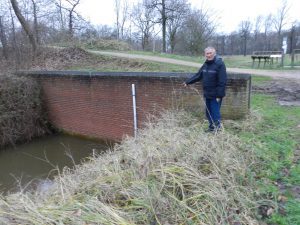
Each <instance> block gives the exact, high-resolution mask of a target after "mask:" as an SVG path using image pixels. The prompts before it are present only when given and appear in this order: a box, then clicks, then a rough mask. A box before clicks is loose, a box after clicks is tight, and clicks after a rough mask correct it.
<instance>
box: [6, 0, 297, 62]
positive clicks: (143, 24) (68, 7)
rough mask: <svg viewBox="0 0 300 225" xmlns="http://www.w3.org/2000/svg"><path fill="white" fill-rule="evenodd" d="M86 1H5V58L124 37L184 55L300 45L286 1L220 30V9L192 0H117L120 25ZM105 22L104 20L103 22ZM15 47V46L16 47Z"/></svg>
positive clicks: (135, 44)
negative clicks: (95, 21)
mask: <svg viewBox="0 0 300 225" xmlns="http://www.w3.org/2000/svg"><path fill="white" fill-rule="evenodd" d="M80 3H81V0H30V1H28V0H5V1H1V3H0V40H1V42H0V43H1V46H2V51H3V56H4V57H5V58H8V57H9V53H10V52H15V53H16V57H17V58H18V57H19V56H18V55H20V52H22V49H24V48H25V47H26V46H27V45H30V46H31V51H32V53H33V56H34V55H36V53H37V51H38V47H39V46H43V45H47V44H50V43H58V42H62V41H66V40H67V41H72V40H83V41H85V40H91V39H98V38H103V39H118V40H122V41H126V42H128V43H130V44H131V45H132V46H133V47H134V48H136V49H142V50H156V51H162V52H170V53H174V52H176V53H181V54H201V53H202V50H203V48H204V47H205V46H206V45H214V46H216V47H217V49H218V51H219V53H221V54H244V55H247V54H251V53H252V51H254V50H281V48H282V39H283V37H287V38H288V46H289V47H288V52H291V51H292V50H293V49H295V48H300V24H299V23H297V22H296V21H295V22H294V23H293V24H292V26H290V27H288V26H287V24H288V20H289V18H288V12H289V5H288V4H287V2H286V1H285V0H283V2H282V6H281V7H280V8H279V9H278V11H277V12H275V13H274V15H268V16H258V17H257V18H256V19H255V20H253V21H250V20H247V21H241V22H240V25H239V27H238V28H237V30H236V31H233V32H232V33H230V34H226V35H225V34H219V33H218V32H217V29H218V19H217V17H216V16H215V15H217V13H216V12H214V10H212V9H208V8H205V7H204V6H203V7H202V8H201V9H194V8H192V7H191V5H190V4H189V3H188V0H139V1H138V2H137V3H135V4H129V1H128V0H114V5H115V26H112V27H110V26H107V25H104V26H93V25H91V24H90V23H89V22H87V21H85V19H84V18H82V16H81V15H80V13H78V10H77V9H78V5H80ZM99 22H101V21H99ZM11 49H12V50H13V51H11Z"/></svg>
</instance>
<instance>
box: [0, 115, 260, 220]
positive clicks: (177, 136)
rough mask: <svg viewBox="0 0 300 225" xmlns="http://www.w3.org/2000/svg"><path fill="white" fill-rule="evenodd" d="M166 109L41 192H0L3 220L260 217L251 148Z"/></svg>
mask: <svg viewBox="0 0 300 225" xmlns="http://www.w3.org/2000/svg"><path fill="white" fill-rule="evenodd" d="M203 130H204V125H203V124H201V123H200V122H199V121H198V120H197V119H196V118H195V117H192V116H191V115H190V114H187V113H184V112H176V113H170V112H169V113H168V112H166V113H165V114H164V115H163V116H162V117H161V119H158V121H157V122H156V123H149V124H148V126H147V128H146V129H144V130H143V131H141V133H140V134H139V136H138V137H137V138H136V139H134V138H127V139H126V140H124V141H123V143H121V144H120V145H117V146H115V147H114V149H113V151H111V152H108V153H105V154H103V155H100V156H97V157H91V158H90V160H88V161H87V162H86V163H84V164H83V165H79V166H76V167H75V169H74V170H70V169H67V168H65V169H64V171H63V172H62V173H60V174H59V176H57V177H56V180H55V181H54V183H53V185H52V186H51V187H50V188H49V190H48V191H47V192H33V193H22V192H19V193H15V194H11V195H8V196H5V197H4V196H3V197H1V198H0V223H8V224H116V225H120V224H123V225H128V224H174V225H175V224H258V222H257V221H256V220H255V211H256V210H255V208H256V203H255V201H254V200H253V199H254V187H253V184H252V181H251V179H250V176H249V174H248V173H249V169H250V168H251V165H252V163H253V162H254V161H255V157H254V154H253V152H252V150H251V148H250V147H249V146H248V147H247V146H244V145H243V143H242V142H241V141H240V140H239V139H238V138H237V137H236V136H234V135H231V134H229V133H228V132H226V131H224V132H220V133H218V134H207V133H204V131H203Z"/></svg>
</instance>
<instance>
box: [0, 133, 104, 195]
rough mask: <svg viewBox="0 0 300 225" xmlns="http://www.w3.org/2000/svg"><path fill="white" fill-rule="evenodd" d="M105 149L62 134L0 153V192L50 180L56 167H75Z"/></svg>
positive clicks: (102, 144)
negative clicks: (33, 182)
mask: <svg viewBox="0 0 300 225" xmlns="http://www.w3.org/2000/svg"><path fill="white" fill-rule="evenodd" d="M106 149H108V145H107V144H104V143H99V142H94V141H91V140H86V139H81V138H78V137H74V136H69V135H62V134H60V135H54V136H51V137H44V138H40V139H37V140H34V141H33V142H31V143H28V144H23V145H19V146H17V147H15V148H13V147H10V148H6V149H4V150H1V151H0V192H2V193H4V192H7V191H8V190H9V191H16V190H20V189H24V188H26V185H27V184H28V182H30V181H32V180H45V179H46V178H51V177H52V176H53V173H51V171H52V170H53V169H54V168H55V167H59V168H60V169H61V168H63V167H65V166H67V167H73V165H74V164H78V163H80V162H81V161H82V160H83V159H84V158H86V157H88V156H90V155H91V154H98V153H100V152H102V151H105V150H106Z"/></svg>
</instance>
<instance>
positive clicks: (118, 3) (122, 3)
mask: <svg viewBox="0 0 300 225" xmlns="http://www.w3.org/2000/svg"><path fill="white" fill-rule="evenodd" d="M114 6H115V13H116V30H117V39H123V38H124V30H125V23H126V21H127V20H128V15H129V14H130V13H129V4H128V1H127V0H114Z"/></svg>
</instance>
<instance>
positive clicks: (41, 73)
mask: <svg viewBox="0 0 300 225" xmlns="http://www.w3.org/2000/svg"><path fill="white" fill-rule="evenodd" d="M17 74H18V75H27V76H33V77H45V76H46V77H61V76H63V77H66V76H69V77H149V78H150V77H160V78H188V77H190V76H192V75H194V74H195V73H183V72H94V71H91V72H89V71H72V70H65V71H48V70H40V71H19V72H17ZM227 75H228V76H227V78H228V79H233V80H250V79H251V75H250V74H240V73H231V72H230V73H227Z"/></svg>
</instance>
